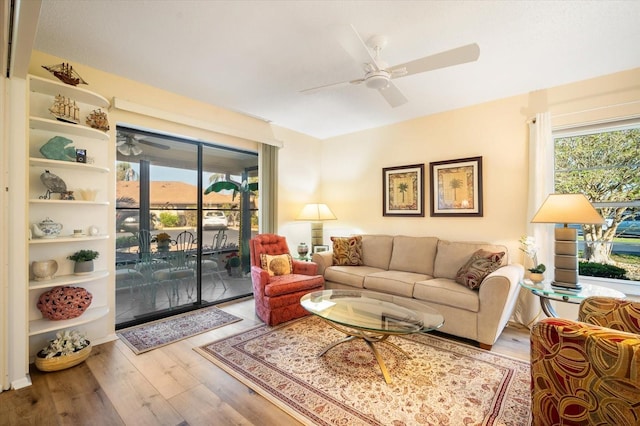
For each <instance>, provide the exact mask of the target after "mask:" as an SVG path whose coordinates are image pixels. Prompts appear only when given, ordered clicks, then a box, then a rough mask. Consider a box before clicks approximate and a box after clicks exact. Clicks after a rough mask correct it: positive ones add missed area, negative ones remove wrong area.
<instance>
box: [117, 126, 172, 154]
mask: <svg viewBox="0 0 640 426" xmlns="http://www.w3.org/2000/svg"><path fill="white" fill-rule="evenodd" d="M144 138H145V136H143V135H135V134H132V133H127V132H122V131H120V130H119V131H118V133H117V135H116V148H117V149H118V152H119V153H120V154H122V155H124V156H127V157H128V156H130V155H134V156H135V155H140V154H142V148H140V146H139V145H138V144H143V145H148V146H152V147H155V148H158V149H165V150H166V149H170V148H169V147H168V146H167V145H163V144H161V143H157V142H152V141H148V140H146V139H144Z"/></svg>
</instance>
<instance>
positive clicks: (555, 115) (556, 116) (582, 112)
mask: <svg viewBox="0 0 640 426" xmlns="http://www.w3.org/2000/svg"><path fill="white" fill-rule="evenodd" d="M635 104H640V100H637V101H629V102H622V103H619V104H613V105H604V106H600V107H594V108H588V109H583V110H580V111H571V112H565V113H562V114H551V118H552V119H553V118H559V117H568V116H571V115H576V114H584V113H585V112H592V111H599V110H602V109H607V108H617V107H621V106H627V105H635ZM630 117H637V115H636V114H634V115H632V116H630ZM526 122H527V123H531V124H535V123H536V116H535V115H534V116H533V117H531V118H529V119H528V120H527V121H526Z"/></svg>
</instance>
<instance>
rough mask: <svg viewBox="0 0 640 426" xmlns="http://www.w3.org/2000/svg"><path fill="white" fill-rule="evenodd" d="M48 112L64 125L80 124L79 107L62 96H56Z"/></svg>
mask: <svg viewBox="0 0 640 426" xmlns="http://www.w3.org/2000/svg"><path fill="white" fill-rule="evenodd" d="M49 112H50V113H51V114H52V115H53V116H54V117H55V118H57V119H58V120H60V121H64V122H66V123H73V124H78V123H79V122H80V107H78V106H77V105H76V101H72V100H71V99H70V98H67V97H65V96H62V95H57V96H56V98H55V99H54V101H53V105H51V107H50V108H49Z"/></svg>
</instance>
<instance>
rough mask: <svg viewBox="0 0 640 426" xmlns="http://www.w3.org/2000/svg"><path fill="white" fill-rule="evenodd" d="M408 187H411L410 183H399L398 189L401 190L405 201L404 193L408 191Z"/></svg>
mask: <svg viewBox="0 0 640 426" xmlns="http://www.w3.org/2000/svg"><path fill="white" fill-rule="evenodd" d="M408 189H409V185H407V184H406V183H401V184H399V185H398V191H400V193H401V194H402V202H403V203H404V194H405V192H407V190H408Z"/></svg>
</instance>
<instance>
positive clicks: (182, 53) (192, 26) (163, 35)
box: [35, 0, 640, 139]
mask: <svg viewBox="0 0 640 426" xmlns="http://www.w3.org/2000/svg"><path fill="white" fill-rule="evenodd" d="M639 22H640V1H547V2H540V1H220V0H219V1H211V0H209V1H190V0H183V1H178V0H172V1H170V0H165V1H150V0H135V1H112V0H92V1H61V0H46V1H43V4H42V11H41V17H40V21H39V25H38V34H37V37H36V42H35V49H36V50H40V51H43V52H46V53H50V54H52V55H56V56H59V57H62V58H65V59H66V60H68V61H70V62H71V63H72V64H84V65H88V66H91V67H94V68H97V69H100V70H103V71H106V72H109V73H113V74H117V75H120V76H123V77H126V78H129V79H132V80H136V81H140V82H144V83H147V84H150V85H152V86H155V87H159V88H162V89H166V90H168V91H171V92H175V93H179V94H182V95H185V96H188V97H190V98H193V99H197V100H199V101H202V102H206V103H210V104H213V105H217V106H221V107H224V108H227V109H230V110H234V111H239V112H243V113H245V114H248V115H252V116H257V117H260V118H262V119H264V120H268V121H271V122H273V123H274V124H276V125H278V126H282V127H285V128H289V129H293V130H296V131H299V132H302V133H304V134H308V135H311V136H314V137H317V138H320V139H325V138H328V137H331V136H335V135H341V134H346V133H350V132H354V131H358V130H362V129H367V128H373V127H378V126H381V125H385V124H390V123H395V122H399V121H404V120H407V119H411V118H415V117H419V116H424V115H429V114H433V113H437V112H441V111H446V110H451V109H455V108H459V107H463V106H467V105H473V104H477V103H480V102H485V101H489V100H493V99H499V98H504V97H508V96H512V95H516V94H522V93H527V92H530V91H534V90H539V89H544V88H548V87H553V86H556V85H561V84H565V83H569V82H573V81H579V80H583V79H587V78H591V77H596V76H600V75H605V74H610V73H613V72H617V71H622V70H626V69H631V68H636V67H640V24H639ZM350 24H353V25H354V26H355V28H357V30H358V31H359V33H360V34H361V36H362V38H363V39H364V40H366V39H367V38H368V37H370V36H372V35H375V34H382V35H385V36H387V37H388V39H389V43H388V46H387V47H386V49H385V50H384V51H383V52H382V58H383V59H384V60H385V61H386V62H388V63H389V64H390V65H397V64H400V63H404V62H407V61H411V60H413V59H417V58H420V57H423V56H427V55H431V54H434V53H438V52H440V51H443V50H448V49H452V48H455V47H458V46H461V45H465V44H469V43H474V42H475V43H478V44H479V46H480V58H479V60H478V61H477V62H472V63H468V64H463V65H458V66H455V67H450V68H444V69H440V70H435V71H431V72H427V73H422V74H417V75H413V76H408V77H404V78H400V79H395V80H394V82H395V84H396V86H397V87H398V88H399V89H400V90H401V91H402V93H404V95H405V96H406V97H407V98H408V100H409V102H408V103H407V104H404V105H401V106H399V107H397V108H391V107H390V106H389V105H388V104H387V103H386V102H385V100H384V98H382V96H380V94H379V93H377V92H376V91H375V90H372V89H367V88H366V87H364V85H359V86H347V87H341V88H336V89H331V90H325V91H320V92H316V93H314V94H301V93H299V92H300V90H303V89H306V88H310V87H314V86H319V85H323V84H329V83H334V82H338V81H343V80H353V79H357V78H361V77H362V76H363V74H364V73H363V71H362V69H361V66H360V65H358V64H357V63H356V62H355V61H354V60H353V59H352V58H351V57H350V56H349V55H348V54H347V53H346V51H345V50H343V48H342V47H341V45H340V44H339V43H338V41H337V39H336V37H337V34H338V33H339V31H340V30H343V29H344V28H349V25H350ZM46 65H51V64H46ZM77 69H78V70H79V71H80V73H81V70H82V66H77ZM89 83H91V82H89Z"/></svg>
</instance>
